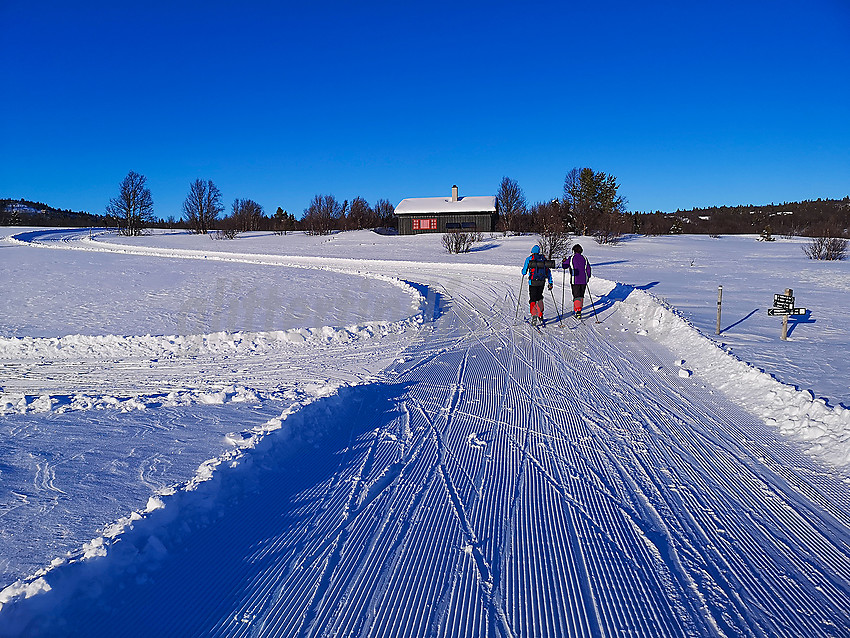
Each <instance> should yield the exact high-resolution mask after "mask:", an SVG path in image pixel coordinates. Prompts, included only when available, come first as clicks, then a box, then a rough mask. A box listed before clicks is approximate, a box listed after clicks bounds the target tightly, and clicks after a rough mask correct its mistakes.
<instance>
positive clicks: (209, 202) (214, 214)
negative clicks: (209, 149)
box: [183, 179, 224, 235]
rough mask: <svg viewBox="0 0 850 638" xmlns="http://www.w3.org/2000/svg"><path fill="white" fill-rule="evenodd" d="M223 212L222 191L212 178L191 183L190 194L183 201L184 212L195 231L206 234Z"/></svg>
mask: <svg viewBox="0 0 850 638" xmlns="http://www.w3.org/2000/svg"><path fill="white" fill-rule="evenodd" d="M222 212H224V206H222V205H221V191H220V190H218V187H217V186H216V185H215V184H213V182H212V180H202V179H196V180H195V181H194V182H192V183H191V184H190V185H189V194H188V195H187V196H186V199H185V200H184V201H183V214H184V215H185V216H186V222H187V223H188V225H189V228H190V229H191V230H192V232H193V233H197V234H199V235H201V234H202V235H206V234H207V233H208V232H209V231H210V230H212V225H213V223H214V222H215V220H216V219H218V216H219V215H221V213H222Z"/></svg>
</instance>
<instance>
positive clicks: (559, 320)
mask: <svg viewBox="0 0 850 638" xmlns="http://www.w3.org/2000/svg"><path fill="white" fill-rule="evenodd" d="M549 294H551V295H552V303H553V304H554V306H555V310H558V302H557V301H555V293H554V292H552V289H551V288H550V289H549ZM558 325H559V326H561V327H562V328H563V327H564V324H563V323H562V322H561V313H560V312H559V313H558Z"/></svg>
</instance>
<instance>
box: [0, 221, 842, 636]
mask: <svg viewBox="0 0 850 638" xmlns="http://www.w3.org/2000/svg"><path fill="white" fill-rule="evenodd" d="M0 237H2V240H0V263H2V266H3V268H2V271H0V288H2V290H3V292H4V298H5V300H6V301H5V303H4V310H3V313H2V314H0V365H2V376H0V414H2V416H0V428H2V429H0V433H2V434H0V547H2V548H3V549H2V552H0V605H2V607H0V635H2V636H5V635H10V636H11V635H44V636H48V635H49V636H53V635H80V636H84V635H85V636H94V635H115V634H120V635H122V636H123V635H129V636H133V635H140V636H142V635H144V636H149V635H152V634H153V633H156V634H158V635H174V636H195V635H197V636H206V635H227V636H235V635H240V636H241V635H268V636H272V635H277V636H296V635H298V636H313V635H316V636H319V635H355V634H356V635H397V636H413V635H447V636H479V635H481V636H484V635H500V636H520V635H616V634H627V635H641V636H671V635H711V636H713V635H730V636H731V635H770V636H774V635H786V636H824V635H827V636H833V635H834V636H844V635H850V633H848V632H850V630H848V627H850V606H848V604H847V601H848V600H850V514H848V512H850V470H848V468H849V467H850V411H848V410H846V409H845V408H844V406H850V390H849V389H848V379H850V374H848V372H850V365H848V349H850V347H849V346H848V339H847V337H846V335H847V326H848V325H850V309H848V308H847V305H848V304H847V299H848V297H847V292H848V290H850V263H846V262H833V263H828V262H827V263H820V262H812V261H810V260H808V259H806V258H805V256H804V255H803V253H802V250H801V249H800V247H801V245H802V244H803V243H804V242H805V240H778V241H777V242H774V243H763V242H756V241H755V239H754V238H753V237H723V238H720V239H711V238H707V237H688V236H685V237H657V238H630V239H629V240H628V241H626V242H624V243H622V244H621V245H619V246H607V247H602V246H598V245H596V244H595V243H594V242H593V241H592V240H589V239H586V238H580V239H579V241H581V243H582V244H583V245H584V247H585V254H586V255H587V256H588V257H589V259H590V261H591V263H592V264H593V266H594V275H595V277H594V279H593V280H592V282H591V292H592V294H593V297H594V301H595V302H596V308H597V310H598V315H596V316H593V315H592V314H591V316H590V317H588V318H586V319H585V320H584V321H583V322H578V321H576V320H575V319H573V318H564V320H563V325H562V326H561V325H559V324H558V322H553V321H551V320H550V322H549V325H548V326H547V327H546V328H545V329H543V330H542V331H536V330H533V329H531V328H530V327H528V326H527V325H526V324H525V323H523V322H522V321H519V322H517V321H516V320H515V316H516V311H517V307H518V304H517V296H516V295H517V293H518V292H520V291H521V286H520V283H521V279H520V274H519V270H520V266H521V264H522V260H523V259H524V258H525V256H526V255H527V253H528V250H529V248H530V246H531V244H532V243H533V241H534V240H533V238H531V237H510V238H502V237H495V238H492V239H490V240H488V241H486V242H485V243H484V244H481V245H478V246H477V247H476V249H474V250H473V252H471V253H469V254H467V255H461V256H450V255H448V254H446V253H445V252H444V251H443V249H442V248H441V246H440V238H439V236H418V237H386V236H381V235H377V234H375V233H372V232H369V231H359V232H351V233H340V234H336V235H332V236H330V237H308V236H304V235H301V234H295V235H288V236H284V237H280V236H275V235H273V234H264V233H254V234H247V235H243V236H240V237H239V238H238V239H236V240H234V241H211V240H210V239H209V238H208V237H198V236H192V235H187V234H185V233H181V232H170V233H169V232H159V233H156V234H154V235H151V236H147V237H142V238H120V237H117V236H115V235H114V234H110V233H96V234H95V236H94V238H93V239H90V238H89V232H88V231H73V230H71V231H55V230H51V231H45V230H41V229H20V228H17V229H12V228H7V229H0ZM562 281H563V280H562V279H561V276H560V274H556V284H557V286H556V289H555V291H554V295H551V296H547V298H546V302H547V311H546V315H547V317H549V318H550V319H552V318H554V317H555V315H556V314H557V313H556V311H555V309H554V308H553V304H552V302H553V301H554V302H556V304H557V305H560V303H561V290H562V288H561V284H562ZM718 285H722V286H723V302H724V303H723V316H722V322H721V327H722V331H721V334H720V335H719V336H718V335H715V334H714V332H715V321H716V300H717V287H718ZM785 288H792V289H794V294H795V296H796V298H797V305H798V306H805V307H806V308H808V309H809V310H811V313H810V314H809V315H807V316H805V317H802V318H798V319H795V320H792V322H791V331H790V338H789V340H788V341H781V340H780V339H779V332H780V324H781V320H780V319H778V318H776V317H768V316H767V308H768V307H770V306H771V305H772V300H773V294H774V293H780V292H783V290H784V289H785ZM567 301H569V300H567ZM568 305H569V304H568ZM519 307H520V315H521V316H523V315H524V314H526V313H527V304H525V303H524V302H522V301H521V303H520V304H519ZM597 321H598V322H597ZM821 397H822V398H821Z"/></svg>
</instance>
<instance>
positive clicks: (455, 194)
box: [452, 184, 457, 202]
mask: <svg viewBox="0 0 850 638" xmlns="http://www.w3.org/2000/svg"><path fill="white" fill-rule="evenodd" d="M452 201H453V202H456V201H457V184H455V185H454V186H452Z"/></svg>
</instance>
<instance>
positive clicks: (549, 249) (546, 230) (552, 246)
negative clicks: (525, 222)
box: [531, 199, 570, 259]
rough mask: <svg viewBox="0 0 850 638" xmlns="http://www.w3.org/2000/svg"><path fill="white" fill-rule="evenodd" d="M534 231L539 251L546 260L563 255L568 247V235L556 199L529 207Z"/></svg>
mask: <svg viewBox="0 0 850 638" xmlns="http://www.w3.org/2000/svg"><path fill="white" fill-rule="evenodd" d="M531 217H532V220H533V223H534V230H535V232H536V233H537V235H538V238H539V241H538V242H537V243H538V244H540V250H541V251H542V253H543V255H544V257H546V259H555V257H557V256H559V255H564V254H565V253H566V251H567V249H568V248H569V247H570V233H569V231H568V230H567V225H566V223H565V221H564V206H563V204H562V203H561V202H560V201H558V200H557V199H554V200H552V201H551V202H539V203H537V204H535V205H534V206H532V207H531Z"/></svg>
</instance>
